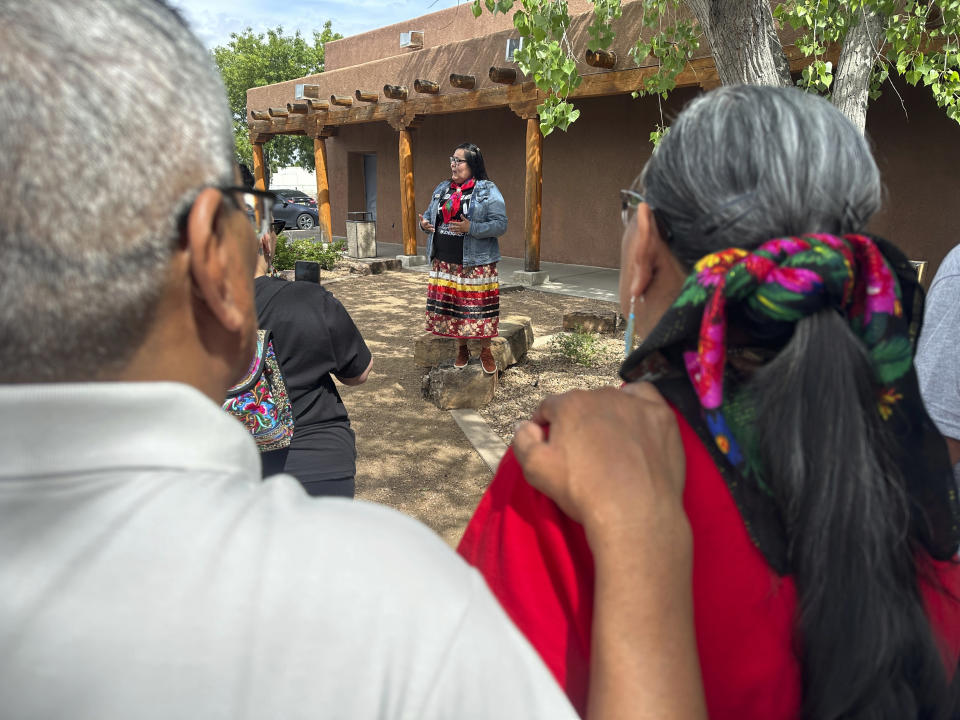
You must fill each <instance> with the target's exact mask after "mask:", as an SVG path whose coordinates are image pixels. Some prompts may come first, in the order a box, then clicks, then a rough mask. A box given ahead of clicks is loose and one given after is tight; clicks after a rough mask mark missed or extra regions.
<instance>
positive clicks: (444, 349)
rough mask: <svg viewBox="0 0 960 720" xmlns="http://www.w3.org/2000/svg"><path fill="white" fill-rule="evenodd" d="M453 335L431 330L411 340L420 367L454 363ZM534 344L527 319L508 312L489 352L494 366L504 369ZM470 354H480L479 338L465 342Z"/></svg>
mask: <svg viewBox="0 0 960 720" xmlns="http://www.w3.org/2000/svg"><path fill="white" fill-rule="evenodd" d="M457 344H458V343H457V340H456V338H448V337H440V336H439V335H434V334H432V333H423V334H422V335H421V336H420V337H418V338H417V339H416V340H415V341H414V345H413V361H414V362H415V363H416V364H417V365H419V366H420V367H423V368H434V367H441V366H444V365H453V361H454V359H455V358H456V357H457ZM532 345H533V326H532V325H531V324H530V318H528V317H526V316H523V315H511V316H507V317H503V318H501V319H500V334H499V335H498V336H497V337H495V338H492V339H491V341H490V351H491V352H492V353H493V359H494V360H496V362H497V368H498V369H499V370H501V371H503V370H506V369H507V368H508V367H510V366H511V365H516V364H517V363H518V362H520V361H521V360H522V359H523V358H524V357H526V355H527V350H529V349H530V347H531V346H532ZM467 347H469V348H470V354H471V356H472V357H474V358H476V357H477V356H478V355H479V354H480V341H479V340H470V341H468V342H467Z"/></svg>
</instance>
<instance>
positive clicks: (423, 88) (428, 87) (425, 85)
mask: <svg viewBox="0 0 960 720" xmlns="http://www.w3.org/2000/svg"><path fill="white" fill-rule="evenodd" d="M413 89H414V91H416V92H418V93H425V94H429V95H436V94H437V93H439V92H440V85H438V84H437V83H435V82H434V81H433V80H421V79H420V78H417V79H416V80H414V81H413Z"/></svg>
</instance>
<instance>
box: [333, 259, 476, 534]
mask: <svg viewBox="0 0 960 720" xmlns="http://www.w3.org/2000/svg"><path fill="white" fill-rule="evenodd" d="M327 289H328V290H330V292H332V293H333V294H334V295H335V296H336V297H337V298H338V299H339V300H340V301H341V302H342V303H343V304H344V306H345V307H346V308H347V311H348V312H349V313H350V316H351V317H352V318H353V320H354V322H355V323H356V324H357V327H359V328H360V332H361V333H362V334H363V337H364V340H366V343H367V346H368V347H369V348H370V351H371V352H372V353H373V357H374V361H373V370H372V372H371V373H370V378H369V379H368V380H367V382H366V383H365V384H364V385H361V386H359V387H342V386H341V387H340V394H341V396H342V397H343V401H344V403H345V404H346V406H347V412H348V413H349V414H350V422H351V424H352V425H353V429H354V431H355V432H356V434H357V497H358V498H359V499H362V500H370V501H373V502H378V503H383V504H385V505H389V506H391V507H394V508H396V509H397V510H399V511H401V512H403V513H405V514H407V515H410V516H412V517H415V518H417V519H418V520H420V521H421V522H424V523H425V524H427V525H428V526H429V527H431V528H433V530H435V531H436V532H437V533H438V534H439V535H440V536H441V537H442V538H443V539H444V540H446V541H447V542H448V543H449V544H451V545H455V544H456V543H457V542H458V541H459V539H460V536H461V535H462V533H463V528H464V526H465V525H466V523H467V521H468V520H469V519H470V516H471V515H472V514H473V510H474V508H475V507H476V505H477V503H478V502H479V500H480V496H481V495H482V494H483V491H484V489H486V487H487V485H488V484H489V482H490V478H491V474H490V470H489V469H488V468H487V466H486V465H485V464H484V462H483V460H481V459H480V456H479V455H477V453H476V452H475V451H474V449H473V446H472V445H471V444H470V442H469V441H468V440H467V439H466V437H465V436H464V435H463V433H462V432H461V430H460V428H459V427H458V426H457V424H456V423H455V422H454V420H453V418H452V417H451V416H450V413H449V412H446V411H443V410H439V409H438V408H436V407H435V406H434V405H432V404H430V403H428V402H426V401H425V400H423V399H422V397H421V394H420V379H421V376H422V372H421V370H420V368H418V367H417V366H416V365H414V363H413V343H414V339H415V338H416V337H417V336H418V335H419V334H420V333H422V332H423V327H424V321H425V315H424V308H425V305H426V294H427V276H426V275H425V274H422V273H406V272H405V273H400V272H390V273H385V274H383V275H374V276H370V277H364V278H349V279H344V280H340V281H337V282H331V283H330V284H329V285H327Z"/></svg>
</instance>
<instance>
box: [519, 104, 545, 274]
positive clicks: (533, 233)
mask: <svg viewBox="0 0 960 720" xmlns="http://www.w3.org/2000/svg"><path fill="white" fill-rule="evenodd" d="M542 161H543V136H542V135H541V134H540V121H539V119H538V118H537V116H536V115H534V116H533V117H528V118H527V180H526V185H525V192H524V197H523V200H524V216H523V235H524V238H525V239H526V246H525V247H524V251H523V269H524V270H525V271H527V272H538V271H539V270H540V215H541V211H542V200H543V172H542V170H543V162H542Z"/></svg>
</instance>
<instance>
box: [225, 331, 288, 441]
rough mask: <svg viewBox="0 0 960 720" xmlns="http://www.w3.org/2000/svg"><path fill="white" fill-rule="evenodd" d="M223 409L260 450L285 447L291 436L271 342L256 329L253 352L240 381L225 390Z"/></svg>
mask: <svg viewBox="0 0 960 720" xmlns="http://www.w3.org/2000/svg"><path fill="white" fill-rule="evenodd" d="M223 409H224V410H226V411H227V412H228V413H230V414H231V415H233V416H234V417H236V418H237V419H238V420H239V421H240V422H242V423H243V425H244V427H246V428H247V430H248V431H249V432H250V434H251V435H253V439H254V440H255V441H256V443H257V447H258V448H259V449H260V451H261V452H268V451H270V450H279V449H281V448H285V447H288V446H289V445H290V441H291V439H292V438H293V409H292V408H291V406H290V399H289V398H288V397H287V386H286V383H284V381H283V375H282V374H281V372H280V364H279V363H278V362H277V356H276V353H275V352H274V349H273V342H272V341H271V340H270V335H269V333H268V332H267V331H266V330H258V331H257V351H256V355H255V356H254V358H253V362H251V363H250V368H249V369H248V370H247V373H246V374H245V375H244V377H243V380H241V381H240V382H239V383H237V384H236V385H234V386H233V387H232V388H230V390H229V391H228V393H227V399H226V400H225V401H224V403H223Z"/></svg>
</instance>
